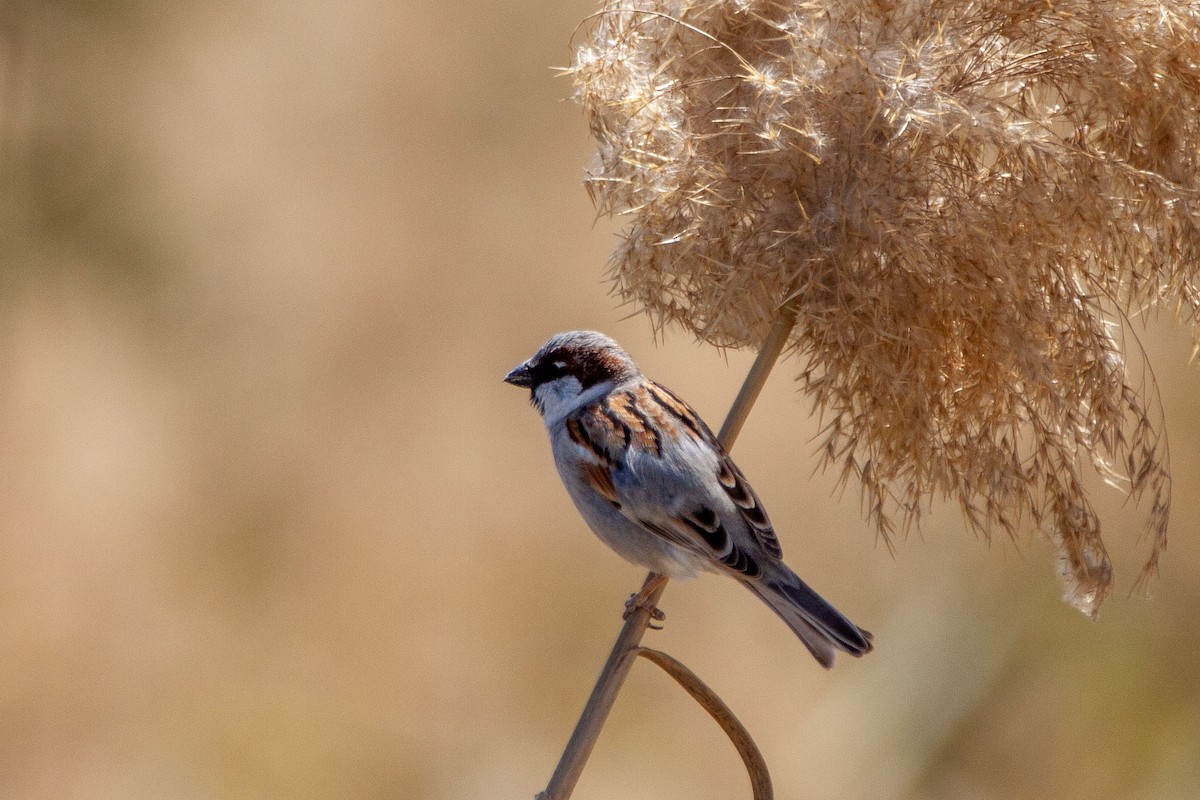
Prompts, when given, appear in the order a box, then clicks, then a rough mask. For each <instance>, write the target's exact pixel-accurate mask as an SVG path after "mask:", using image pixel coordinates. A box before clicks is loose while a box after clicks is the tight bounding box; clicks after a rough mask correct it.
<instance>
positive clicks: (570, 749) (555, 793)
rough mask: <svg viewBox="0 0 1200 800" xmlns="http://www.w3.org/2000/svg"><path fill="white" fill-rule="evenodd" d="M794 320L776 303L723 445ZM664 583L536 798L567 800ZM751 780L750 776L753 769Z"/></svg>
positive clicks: (622, 642) (634, 617)
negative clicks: (542, 790) (774, 313)
mask: <svg viewBox="0 0 1200 800" xmlns="http://www.w3.org/2000/svg"><path fill="white" fill-rule="evenodd" d="M795 324H796V313H795V311H794V310H793V309H792V308H791V306H790V305H788V306H785V307H784V308H781V309H780V311H779V316H778V317H777V318H776V320H775V323H774V325H772V326H771V331H770V333H769V334H768V335H767V339H766V341H765V342H764V343H763V346H762V349H760V350H759V352H758V357H757V358H755V360H754V364H753V365H752V366H751V367H750V373H749V374H748V375H747V376H746V380H745V381H744V382H743V383H742V389H741V391H740V392H738V396H737V398H736V399H735V400H734V401H733V406H732V407H731V408H730V409H729V414H728V415H727V416H726V417H725V424H724V425H722V426H721V433H720V434H719V436H718V438H719V439H720V440H721V444H722V445H724V446H725V449H726V450H728V449H730V448H732V447H733V443H734V441H736V440H737V437H738V434H739V433H740V432H741V430H742V425H743V423H745V421H746V417H747V416H749V414H750V409H751V407H752V406H753V405H754V401H755V400H757V399H758V395H759V393H760V392H761V391H762V387H763V385H764V384H765V383H766V382H767V377H768V376H769V375H770V374H771V368H772V367H774V366H775V362H776V361H777V360H778V359H779V356H780V354H782V353H783V350H784V348H785V347H786V346H787V341H788V337H789V335H790V334H791V332H792V328H793V327H795ZM652 577H654V574H653V573H651V574H650V575H648V576H647V577H646V581H647V582H648V581H649V580H650V579H651V578H652ZM665 589H666V581H663V582H662V583H661V585H660V586H659V588H658V589H657V590H656V591H655V592H653V593H651V595H650V597H649V598H647V599H648V602H647V603H645V604H643V606H642V607H638V608H636V609H635V610H634V611H633V613H631V614H630V615H629V617H628V618H627V619H626V620H625V626H624V627H623V628H621V633H620V635H618V636H617V641H616V642H615V643H614V644H613V648H612V651H611V652H610V653H609V654H608V660H607V661H605V662H604V668H603V669H602V670H601V671H600V677H599V678H597V679H596V685H595V687H593V689H592V694H591V696H590V697H589V698H588V701H587V705H585V706H584V708H583V713H582V714H581V715H580V716H579V722H577V723H576V724H575V730H574V732H572V733H571V738H570V740H568V742H567V747H566V749H565V750H564V751H563V754H562V758H561V759H559V762H558V766H557V767H555V769H554V774H553V775H551V776H550V783H549V784H547V785H546V790H545V791H544V792H541V793H540V794H538V795H537V800H567V798H569V797H570V796H571V792H573V791H574V790H575V784H576V783H578V782H579V776H580V775H581V774H583V768H584V765H585V764H587V760H588V756H590V755H591V754H592V749H593V748H594V747H595V746H596V740H597V739H598V738H599V736H600V730H601V729H602V728H603V727H604V722H605V720H607V719H608V712H609V711H611V710H612V707H613V703H615V702H616V700H617V694H618V693H619V692H620V691H621V685H622V684H623V683H624V682H625V677H626V676H627V675H628V674H629V668H630V667H631V666H633V659H634V657H635V653H634V651H635V650H636V649H637V648H638V646H639V645H640V644H641V641H642V636H643V635H644V634H645V633H646V628H647V627H648V626H649V624H650V609H651V608H654V607H655V605H656V604H657V603H658V599H659V597H661V596H662V593H663V591H664V590H665ZM751 781H752V782H753V781H754V777H753V775H752V776H751Z"/></svg>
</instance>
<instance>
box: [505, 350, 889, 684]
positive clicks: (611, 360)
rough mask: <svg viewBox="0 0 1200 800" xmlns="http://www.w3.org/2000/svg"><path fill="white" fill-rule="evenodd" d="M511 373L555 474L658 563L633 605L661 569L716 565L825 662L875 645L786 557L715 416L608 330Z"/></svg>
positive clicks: (639, 559) (616, 538)
mask: <svg viewBox="0 0 1200 800" xmlns="http://www.w3.org/2000/svg"><path fill="white" fill-rule="evenodd" d="M504 381H505V382H506V383H509V384H512V385H513V386H518V387H522V388H526V389H529V392H530V401H531V402H532V404H533V405H534V407H536V408H537V410H538V412H539V413H540V414H541V416H542V418H543V421H544V422H545V426H546V430H547V432H548V433H549V436H550V446H551V450H552V452H553V455H554V463H555V466H556V467H557V469H558V474H559V477H560V478H561V479H562V482H563V485H564V486H565V487H566V489H567V493H568V494H569V495H570V497H571V499H572V501H574V503H575V506H576V508H577V509H578V510H579V513H580V514H581V515H582V516H583V518H584V520H585V521H586V522H587V524H588V526H589V527H590V528H591V529H592V531H593V532H594V533H595V534H596V536H598V537H599V538H600V540H601V541H603V542H604V543H605V544H607V545H608V546H609V547H610V548H612V549H613V550H614V551H616V552H617V554H618V555H620V556H621V557H623V558H624V559H626V560H627V561H630V562H632V563H634V564H637V565H639V566H642V567H645V568H646V569H648V570H650V571H651V573H652V575H651V578H650V580H649V581H648V582H647V585H646V586H644V587H643V589H642V591H641V592H639V593H638V594H636V595H635V596H634V597H633V598H631V604H632V606H637V605H641V604H645V603H646V602H647V598H648V596H649V594H650V591H649V590H650V589H651V588H656V587H657V585H660V584H661V582H662V581H664V580H665V579H668V578H670V579H688V578H692V577H695V576H696V575H697V574H699V573H701V572H716V573H719V574H723V575H726V576H729V577H732V578H734V579H735V580H737V581H738V582H739V583H741V584H742V585H743V586H745V587H746V588H747V589H749V590H750V591H751V592H753V593H754V594H755V595H756V596H757V597H758V598H759V599H761V600H762V601H763V602H765V603H766V604H767V606H769V607H770V608H771V610H772V611H774V612H775V613H776V614H778V615H779V617H780V618H782V619H783V621H784V622H785V623H787V625H788V627H789V628H791V629H792V631H793V632H795V634H796V635H797V636H799V638H800V641H801V642H803V643H804V645H805V646H806V647H807V648H808V650H809V651H810V652H811V653H812V655H813V657H814V658H816V660H817V662H818V663H820V664H821V665H822V666H823V667H825V668H827V669H828V668H830V667H832V666H833V664H834V658H835V655H836V653H837V652H838V651H842V652H844V653H848V654H850V655H852V656H856V657H857V656H862V655H863V654H865V653H868V652H870V651H871V649H872V647H873V644H872V636H871V634H870V633H869V632H868V631H865V630H863V629H862V628H860V627H858V626H857V625H855V624H854V623H853V622H851V621H850V620H849V619H847V618H846V617H845V616H844V615H843V614H842V613H841V612H839V611H838V610H837V609H836V608H834V607H833V606H832V605H831V604H830V603H829V602H828V601H826V600H825V599H824V598H822V597H821V596H820V595H819V594H817V593H816V592H815V591H813V590H812V589H811V588H809V586H808V585H807V584H806V583H805V582H804V581H802V580H801V579H800V578H799V576H797V575H796V573H795V572H793V571H792V570H791V568H790V567H788V566H787V564H785V563H784V561H783V549H782V547H781V546H780V544H779V539H778V537H777V536H776V534H775V529H774V527H773V526H772V525H771V521H770V518H769V517H768V516H767V512H766V510H765V509H764V508H763V505H762V503H761V501H760V500H759V498H758V495H757V494H755V492H754V489H752V488H751V486H750V484H749V483H748V482H747V480H746V478H745V476H744V475H743V474H742V471H741V470H740V469H739V468H738V466H737V465H736V464H734V462H733V460H732V459H731V458H730V457H729V453H728V452H726V450H725V448H724V447H723V446H722V445H721V443H720V442H719V441H718V440H717V437H716V436H714V435H713V433H712V431H711V430H710V429H709V427H708V426H707V425H706V424H705V423H704V422H703V420H701V419H700V417H699V415H698V414H697V413H696V412H695V411H693V410H692V408H691V406H689V405H688V404H687V403H685V402H684V401H683V400H681V399H680V398H679V396H678V395H676V394H675V393H674V392H672V391H670V390H669V389H667V388H666V387H665V386H662V385H661V384H658V383H655V382H654V381H652V380H650V379H649V378H647V377H646V376H645V375H643V374H642V372H641V370H640V369H638V366H637V364H636V363H634V360H633V359H632V358H631V357H630V356H629V354H628V353H626V352H625V350H624V349H622V348H621V346H620V345H619V344H617V343H616V342H615V341H614V340H613V339H611V338H609V337H608V336H606V335H604V334H602V333H598V332H596V331H569V332H566V333H559V334H555V335H554V336H551V337H550V339H549V340H547V341H546V343H545V344H543V345H542V346H541V347H540V348H539V349H538V350H537V352H536V353H534V354H533V355H532V356H531V357H529V358H528V359H527V360H525V361H524V362H522V363H521V364H519V365H517V367H515V368H514V369H513V370H512V371H511V372H509V373H508V374H507V375H506V376H505V377H504ZM630 610H631V609H630ZM650 610H651V611H652V613H654V615H655V618H661V615H659V614H657V613H655V612H656V611H657V610H656V609H652V608H651V609H650ZM628 613H629V610H627V612H626V615H627V616H628Z"/></svg>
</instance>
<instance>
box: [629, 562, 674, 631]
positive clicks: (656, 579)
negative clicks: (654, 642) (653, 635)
mask: <svg viewBox="0 0 1200 800" xmlns="http://www.w3.org/2000/svg"><path fill="white" fill-rule="evenodd" d="M666 582H667V577H666V576H665V575H658V574H655V575H652V576H651V577H650V578H648V579H647V580H646V583H645V584H644V585H643V586H642V588H641V589H640V590H639V591H638V592H637V593H636V594H631V595H630V596H629V599H628V600H626V601H625V613H624V614H623V615H621V618H622V619H629V616H630V615H631V614H633V613H634V612H636V611H637V610H638V609H639V608H644V609H646V611H647V612H648V613H649V614H650V619H651V620H653V621H652V622H650V623H649V626H650V628H652V629H653V630H656V631H661V630H662V625H655V624H654V622H662V621H663V620H664V619H666V618H667V615H666V614H665V613H664V612H663V611H662V609H660V608H658V607H657V606H655V605H654V601H653V600H651V599H650V598H651V595H653V594H654V593H655V592H657V591H658V589H659V587H661V586H662V585H663V584H664V583H666Z"/></svg>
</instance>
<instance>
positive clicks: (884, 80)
mask: <svg viewBox="0 0 1200 800" xmlns="http://www.w3.org/2000/svg"><path fill="white" fill-rule="evenodd" d="M582 39H583V41H582V42H581V44H580V46H579V49H578V52H577V57H576V60H575V63H574V65H573V67H572V74H573V77H574V80H575V84H576V95H577V98H578V100H579V102H580V103H581V104H582V105H583V107H584V108H585V110H586V111H587V113H588V115H589V119H590V121H591V127H592V133H593V135H594V136H595V138H596V140H597V142H598V144H599V147H598V156H597V163H596V166H595V167H594V168H593V169H592V170H591V171H590V172H589V174H588V177H587V185H588V189H589V191H590V192H591V194H592V197H593V198H594V199H595V201H596V203H597V206H598V208H599V209H600V210H601V211H602V212H603V213H608V214H619V215H625V216H627V217H628V226H627V228H626V233H625V238H624V241H623V243H622V245H621V246H620V247H619V248H618V250H617V252H616V253H615V255H614V260H613V273H612V274H613V279H614V283H615V288H616V292H617V293H618V294H619V295H620V296H621V297H622V298H624V299H626V300H629V301H633V302H635V303H636V304H638V305H640V306H641V307H643V308H644V309H645V310H646V311H647V312H648V313H649V314H650V315H651V317H652V319H653V320H654V322H655V324H656V325H658V326H664V325H666V324H668V323H675V324H678V325H682V326H683V327H685V328H686V329H688V330H690V331H692V332H693V333H695V335H696V336H698V337H699V338H701V339H703V340H705V341H707V342H710V343H712V344H714V345H718V346H722V347H724V346H729V347H743V346H756V345H757V344H759V343H760V342H761V340H762V339H763V338H764V336H765V335H766V332H767V330H768V328H769V326H770V324H771V321H772V319H773V318H774V316H775V314H776V311H777V310H778V308H779V307H780V306H781V304H783V303H791V304H792V307H793V308H795V309H796V311H797V314H798V319H799V324H798V325H797V328H796V331H795V334H794V336H793V341H792V344H793V346H794V348H795V350H796V351H797V352H798V354H799V355H800V357H801V360H802V362H803V367H802V371H801V373H800V383H801V385H802V386H803V388H804V390H805V391H806V392H807V393H808V394H809V396H810V397H811V398H812V399H813V402H814V404H815V407H816V409H817V410H818V411H819V412H820V413H821V414H822V416H823V418H824V420H825V422H826V427H825V432H824V441H823V453H824V454H825V455H824V459H825V461H826V463H827V464H840V466H841V469H842V474H843V476H844V477H845V478H847V479H848V478H850V477H854V478H856V479H857V480H859V481H860V482H861V485H862V488H863V493H864V500H865V502H866V506H867V508H868V513H869V516H870V518H871V519H872V521H873V522H874V523H875V524H876V525H877V526H878V528H879V529H880V530H881V531H883V532H884V533H885V534H889V533H891V532H892V531H893V530H894V529H895V528H896V523H897V520H898V521H899V523H900V527H901V528H907V527H908V526H910V525H912V524H915V523H917V522H918V521H919V510H920V508H921V503H922V501H923V500H925V501H927V500H928V497H929V496H930V495H931V494H939V495H945V496H950V497H954V498H956V499H957V500H958V501H959V503H960V504H961V506H962V508H963V511H964V514H965V515H966V518H967V520H968V521H969V522H970V524H971V525H972V527H974V528H975V529H977V530H980V531H983V532H985V533H988V532H990V531H991V530H992V529H993V528H995V527H997V526H998V527H1000V528H1001V529H1004V530H1006V531H1008V532H1010V533H1015V532H1017V530H1018V529H1019V528H1020V527H1021V526H1023V525H1025V524H1027V523H1030V522H1031V523H1033V524H1034V525H1036V526H1038V527H1039V528H1040V529H1042V530H1043V531H1044V532H1045V533H1046V535H1047V536H1049V537H1050V539H1051V540H1052V541H1053V542H1054V543H1055V544H1056V546H1057V548H1058V550H1059V553H1060V555H1061V558H1062V562H1063V569H1062V573H1063V575H1064V579H1065V581H1066V583H1067V597H1068V599H1069V600H1070V601H1071V602H1073V603H1075V604H1076V605H1077V606H1078V607H1080V608H1081V609H1083V610H1084V611H1086V612H1088V613H1093V614H1094V613H1095V610H1096V608H1097V606H1098V605H1099V603H1100V601H1101V600H1102V599H1103V597H1104V596H1105V594H1106V593H1107V592H1108V591H1109V588H1110V586H1111V568H1110V566H1109V564H1108V559H1107V556H1106V555H1105V552H1104V547H1103V542H1102V541H1101V538H1100V526H1099V523H1098V520H1097V519H1096V516H1095V513H1094V512H1093V511H1092V508H1091V505H1090V504H1089V502H1088V500H1087V497H1086V493H1085V492H1084V489H1083V486H1082V474H1083V471H1084V470H1083V467H1084V464H1085V463H1092V464H1094V465H1096V466H1097V467H1099V468H1100V469H1101V473H1102V474H1103V475H1105V476H1106V477H1108V478H1109V479H1111V480H1116V479H1117V478H1116V477H1115V476H1121V477H1122V478H1123V479H1124V482H1125V483H1126V485H1127V486H1128V487H1129V490H1130V491H1131V493H1132V494H1133V495H1135V496H1137V495H1142V494H1148V495H1149V496H1150V497H1151V498H1152V501H1151V503H1150V511H1149V515H1150V519H1149V521H1148V525H1149V527H1150V529H1151V530H1152V532H1153V534H1154V542H1153V545H1152V553H1151V556H1150V559H1149V561H1148V563H1147V567H1146V569H1147V570H1152V569H1153V567H1154V565H1155V563H1156V562H1157V558H1158V554H1159V552H1160V551H1161V549H1162V548H1163V547H1164V546H1165V541H1166V539H1165V531H1166V523H1167V513H1168V507H1169V488H1170V486H1169V484H1170V478H1169V474H1168V471H1167V463H1166V450H1165V442H1164V440H1163V438H1162V436H1163V434H1162V430H1161V424H1160V423H1161V421H1160V420H1157V419H1155V418H1154V417H1153V415H1152V413H1151V411H1150V410H1149V409H1151V408H1154V407H1155V406H1154V402H1153V398H1151V399H1150V400H1147V398H1146V397H1145V396H1144V394H1145V392H1146V391H1149V392H1151V393H1152V392H1153V386H1150V387H1149V388H1148V389H1147V387H1144V386H1137V385H1136V383H1134V382H1131V380H1130V378H1129V377H1128V376H1127V375H1126V364H1125V356H1124V352H1123V347H1122V344H1123V340H1122V339H1121V338H1119V335H1118V333H1117V332H1115V331H1114V325H1115V326H1116V327H1117V329H1118V330H1119V329H1120V328H1121V327H1122V324H1123V323H1125V322H1126V321H1127V320H1128V318H1129V317H1130V316H1132V315H1134V314H1136V313H1139V312H1140V311H1141V310H1142V309H1144V308H1145V307H1148V306H1150V305H1153V304H1155V303H1157V302H1160V301H1164V300H1165V301H1167V302H1168V303H1170V304H1172V305H1173V306H1175V307H1177V308H1178V309H1179V310H1180V312H1181V313H1182V314H1183V316H1185V317H1186V318H1187V319H1188V320H1190V321H1191V322H1192V323H1193V324H1195V323H1196V322H1197V319H1198V317H1197V310H1198V309H1200V276H1198V273H1200V182H1198V177H1200V115H1197V114H1196V113H1195V110H1196V109H1197V108H1200V3H1196V2H1179V1H1178V0H1170V1H1168V2H1141V1H1139V2H1134V0H1107V2H1101V3H1097V2H1092V1H1091V0H1065V2H1056V3H1053V4H1051V3H1045V2H1034V1H1033V0H1007V1H1003V0H1002V1H1001V2H995V3H986V4H980V3H962V2H957V1H955V2H951V0H909V2H903V3H876V2H867V1H866V0H847V2H838V3H820V2H805V1H804V0H793V2H783V1H782V0H736V1H734V0H724V1H722V0H606V2H604V3H603V5H602V10H601V12H600V13H599V14H597V15H596V16H595V17H593V18H592V19H591V21H590V24H589V27H588V28H586V30H585V32H584V33H583V34H582ZM1124 342H1125V343H1128V340H1124Z"/></svg>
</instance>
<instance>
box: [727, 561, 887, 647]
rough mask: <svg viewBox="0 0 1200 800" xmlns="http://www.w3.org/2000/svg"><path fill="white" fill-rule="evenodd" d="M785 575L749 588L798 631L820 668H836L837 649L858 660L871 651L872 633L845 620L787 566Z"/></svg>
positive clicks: (752, 584) (756, 583)
mask: <svg viewBox="0 0 1200 800" xmlns="http://www.w3.org/2000/svg"><path fill="white" fill-rule="evenodd" d="M784 570H786V571H785V572H784V573H782V574H775V575H770V576H769V577H767V576H764V577H763V578H761V579H759V580H756V581H747V582H746V586H747V587H748V588H749V589H750V591H752V592H754V593H755V594H756V595H758V596H759V597H760V598H762V600H763V602H765V603H766V604H767V605H769V606H770V607H771V610H772V611H774V612H775V613H776V614H778V615H779V616H780V617H781V618H782V619H783V621H784V622H786V623H787V624H788V627H789V628H791V629H792V630H793V631H795V633H796V635H797V636H799V637H800V641H802V642H804V646H805V647H807V648H808V649H809V652H811V653H812V654H813V657H814V658H816V659H817V661H819V662H820V664H821V666H823V667H825V668H826V669H829V668H830V667H832V666H833V658H834V654H835V653H836V651H837V650H841V651H842V652H845V653H849V654H850V655H852V656H855V657H858V656H861V655H863V654H864V653H869V652H871V647H872V645H871V634H870V633H869V632H868V631H865V630H863V629H862V628H860V627H858V626H857V625H855V624H854V623H853V622H851V621H850V620H848V619H846V617H845V616H843V615H842V613H841V612H840V611H838V610H837V609H836V608H834V607H833V606H832V605H830V604H829V602H828V601H826V600H825V598H823V597H821V595H819V594H817V593H816V592H814V591H813V590H812V589H810V588H809V587H808V585H807V584H806V583H805V582H804V581H802V580H800V577H799V576H798V575H796V573H794V572H792V571H791V570H790V569H788V568H787V567H784Z"/></svg>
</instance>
